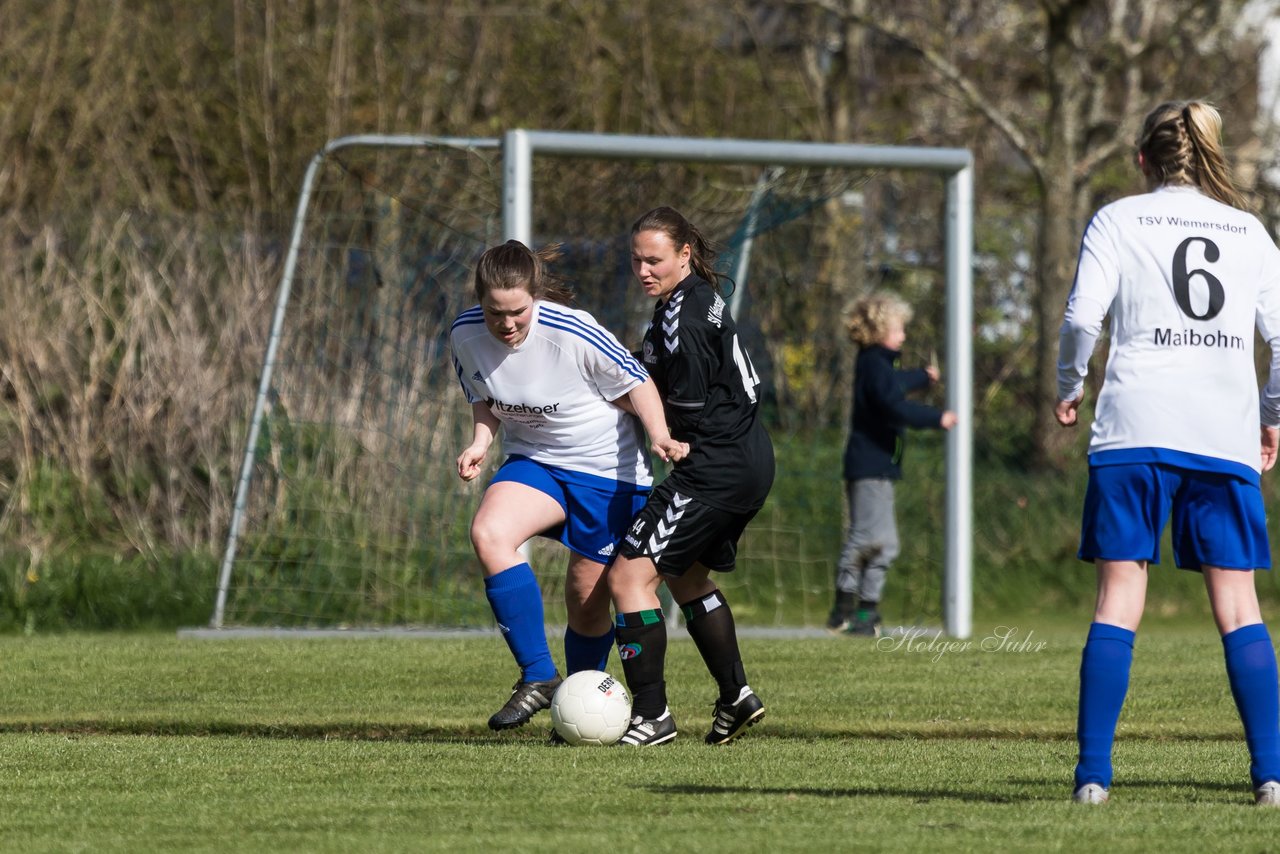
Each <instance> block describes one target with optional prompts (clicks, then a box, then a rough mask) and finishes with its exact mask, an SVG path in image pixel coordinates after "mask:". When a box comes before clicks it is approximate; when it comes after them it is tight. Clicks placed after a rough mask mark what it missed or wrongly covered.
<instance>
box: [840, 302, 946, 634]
mask: <svg viewBox="0 0 1280 854" xmlns="http://www.w3.org/2000/svg"><path fill="white" fill-rule="evenodd" d="M910 320H911V307H910V306H909V305H907V304H906V303H905V302H903V301H902V300H901V299H899V298H898V297H896V296H893V295H890V294H884V293H875V294H871V295H870V296H867V297H864V298H862V299H861V300H859V301H858V302H857V303H855V304H854V306H853V308H852V309H851V310H850V312H849V318H848V320H847V322H846V324H845V325H846V328H847V329H848V330H849V335H850V337H851V338H852V339H853V341H854V343H855V344H857V345H858V347H859V349H858V358H857V362H856V363H855V366H854V378H853V417H852V419H851V426H850V430H849V441H848V444H847V445H846V446H845V451H844V481H845V489H846V492H847V495H848V499H849V530H848V533H847V535H846V538H845V544H844V549H843V551H842V552H841V555H840V563H839V564H838V565H837V567H836V599H835V605H834V606H833V607H832V609H831V615H830V617H829V618H828V619H827V628H828V629H830V630H831V631H833V632H844V633H846V634H850V635H863V636H868V637H875V636H878V635H879V634H880V612H879V603H880V596H881V593H882V592H883V590H884V578H885V574H886V573H887V572H888V571H889V565H890V564H891V563H892V562H893V559H894V558H896V557H897V556H898V550H899V547H898V525H897V520H896V519H895V516H894V507H893V482H894V481H895V480H900V479H901V478H902V449H903V437H904V435H905V433H906V428H908V427H911V428H916V429H921V428H936V429H942V430H950V429H951V428H952V427H953V426H955V423H956V415H955V413H954V412H951V411H950V410H946V411H944V410H941V409H937V408H935V407H932V406H928V405H926V404H923V403H917V402H915V401H911V400H908V399H907V396H906V395H907V392H910V391H914V390H916V389H920V388H925V387H927V386H929V385H930V384H931V383H936V382H937V381H938V379H939V374H938V369H937V368H936V367H932V366H930V367H928V368H920V369H916V370H906V371H904V370H901V369H900V368H899V366H898V363H899V360H900V358H901V355H902V353H901V350H902V343H903V342H904V341H905V340H906V337H907V336H906V331H905V327H906V324H907V323H908V322H909V321H910Z"/></svg>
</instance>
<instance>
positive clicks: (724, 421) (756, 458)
mask: <svg viewBox="0 0 1280 854" xmlns="http://www.w3.org/2000/svg"><path fill="white" fill-rule="evenodd" d="M713 258H714V253H713V252H712V250H711V248H710V247H709V246H708V244H707V241H706V240H705V239H703V237H702V235H701V234H700V233H699V232H698V230H697V229H696V228H695V227H694V226H693V225H692V224H691V223H690V222H689V221H688V220H687V219H685V218H684V216H682V215H681V214H680V213H679V212H678V211H675V210H673V209H672V208H669V207H660V208H655V209H653V210H651V211H649V212H648V213H646V214H645V215H644V216H642V217H640V219H639V220H637V221H636V223H635V225H633V226H632V228H631V269H632V272H633V273H635V276H636V278H637V279H638V280H639V282H640V285H641V286H642V287H643V288H644V292H645V293H646V294H647V295H649V296H651V297H655V298H656V299H657V300H658V303H657V306H656V307H655V309H654V314H653V320H652V321H651V322H650V324H649V329H648V331H647V332H646V333H645V336H644V349H643V354H642V359H643V361H644V365H645V367H646V368H647V369H648V371H649V373H650V375H651V376H652V377H653V379H654V382H656V383H657V386H658V390H659V392H660V393H661V394H662V398H663V403H664V407H665V410H666V416H667V422H668V424H669V425H670V427H671V435H672V437H673V438H675V439H678V440H680V441H683V442H688V443H689V447H690V450H689V455H688V456H687V457H686V458H685V459H684V460H682V461H681V462H680V463H678V464H677V465H676V466H675V468H674V469H673V471H672V473H671V475H670V476H668V477H667V479H666V480H665V481H663V483H662V484H661V485H660V486H658V487H657V488H656V489H654V490H653V492H652V493H651V494H650V496H649V500H648V502H647V503H646V504H645V507H644V509H643V510H642V511H641V512H640V514H639V515H638V516H636V519H635V521H634V522H633V523H632V525H631V528H630V530H629V531H628V532H627V534H626V536H625V537H624V538H623V541H622V543H621V544H620V548H619V549H618V554H617V557H616V559H615V562H614V564H613V565H612V566H611V567H610V569H609V572H608V579H609V592H610V594H611V595H612V597H613V602H614V608H615V610H616V611H617V618H616V642H617V644H618V652H619V656H620V657H621V659H622V667H623V672H624V673H625V675H626V679H627V685H628V687H629V688H630V689H631V694H632V721H631V727H630V729H629V730H628V731H627V733H626V735H624V736H623V738H622V743H623V744H628V745H649V744H663V743H665V742H669V741H671V740H672V739H674V738H675V737H676V724H675V719H674V718H673V717H672V715H671V710H670V709H669V708H668V706H667V696H666V682H665V681H664V669H665V658H666V650H667V631H666V625H665V623H664V620H663V614H662V608H661V605H660V603H659V601H658V593H657V590H658V584H659V582H661V581H665V582H666V584H667V588H668V589H669V590H670V591H671V594H672V596H673V597H674V598H675V600H676V602H677V604H679V606H680V609H681V612H682V613H683V615H684V618H685V621H686V625H687V627H688V630H689V634H690V636H691V637H692V638H693V639H694V642H695V643H696V645H697V647H698V652H699V653H700V654H701V655H702V658H703V660H704V661H705V662H706V664H707V669H708V670H709V671H710V672H711V675H712V676H713V677H715V680H716V683H717V685H718V686H719V695H718V697H717V699H716V704H715V712H714V717H713V719H712V722H711V730H710V732H708V733H707V735H706V738H705V741H706V742H707V743H708V744H726V743H728V742H729V741H731V740H733V739H734V738H735V737H736V736H738V735H739V734H740V733H742V732H743V731H744V730H745V729H746V728H747V727H749V726H751V725H753V724H754V723H755V722H756V721H758V720H760V718H761V717H763V716H764V704H763V703H762V702H761V701H760V698H759V697H757V696H756V695H755V692H753V691H752V690H751V688H750V686H749V685H748V684H747V679H746V674H745V672H744V670H743V666H742V657H741V655H740V654H739V652H738V636H737V631H736V629H735V628H734V623H733V614H732V612H731V611H730V609H729V604H728V602H726V601H725V598H724V594H723V593H722V592H721V591H720V589H719V588H718V587H717V586H716V583H715V582H714V581H712V580H711V578H710V577H709V574H710V572H711V571H712V570H715V571H717V572H731V571H732V570H733V568H734V565H735V562H736V558H737V551H738V538H739V537H740V536H741V535H742V531H743V529H744V528H746V526H747V523H748V522H749V521H751V519H752V517H754V516H755V514H756V513H757V512H758V511H759V510H760V508H761V506H763V504H764V501H765V498H766V497H767V496H768V494H769V488H770V486H772V485H773V471H774V463H773V445H772V443H771V442H770V441H769V434H768V433H766V432H765V429H764V424H763V423H762V421H761V420H760V408H759V397H758V393H757V387H758V386H759V384H760V380H759V379H758V378H757V377H756V374H755V371H754V369H753V368H752V366H751V360H750V359H749V358H748V357H747V354H746V352H745V351H743V349H742V345H741V342H740V341H739V340H738V332H737V327H736V325H735V324H734V322H733V318H732V317H731V316H730V314H729V311H728V307H727V306H726V305H725V302H724V299H723V298H722V297H721V296H720V292H719V280H720V278H721V275H720V274H719V273H717V272H715V270H713V269H712V266H711V261H712V259H713Z"/></svg>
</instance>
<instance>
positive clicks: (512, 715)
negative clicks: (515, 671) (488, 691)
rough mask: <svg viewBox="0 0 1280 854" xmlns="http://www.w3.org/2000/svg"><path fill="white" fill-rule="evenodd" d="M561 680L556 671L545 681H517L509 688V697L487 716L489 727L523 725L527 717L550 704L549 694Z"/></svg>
mask: <svg viewBox="0 0 1280 854" xmlns="http://www.w3.org/2000/svg"><path fill="white" fill-rule="evenodd" d="M563 681H564V680H563V679H561V678H560V674H559V673H557V674H556V675H555V676H554V677H553V678H551V679H548V680H547V681H546V682H517V683H516V684H515V687H514V688H512V689H511V699H509V700H507V703H506V705H505V706H503V707H502V708H501V709H498V711H497V712H495V713H494V715H493V717H491V718H489V729H495V730H501V729H511V728H512V727H518V726H524V725H525V724H527V723H528V722H529V718H531V717H533V716H534V715H535V714H537V713H538V712H540V711H542V710H543V709H545V708H548V707H549V706H550V705H551V695H552V694H554V693H555V692H556V688H559V687H560V683H561V682H563Z"/></svg>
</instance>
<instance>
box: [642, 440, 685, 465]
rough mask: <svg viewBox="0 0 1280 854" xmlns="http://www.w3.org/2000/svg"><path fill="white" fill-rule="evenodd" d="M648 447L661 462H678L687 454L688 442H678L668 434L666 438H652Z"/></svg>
mask: <svg viewBox="0 0 1280 854" xmlns="http://www.w3.org/2000/svg"><path fill="white" fill-rule="evenodd" d="M650 447H651V448H652V449H653V452H654V453H655V454H657V455H658V457H659V458H660V459H662V461H663V462H670V463H678V462H680V461H681V460H683V459H684V458H685V457H687V456H689V443H688V442H678V441H676V440H675V439H672V438H671V437H669V436H668V437H667V438H666V439H656V440H654V442H653V444H652V445H650Z"/></svg>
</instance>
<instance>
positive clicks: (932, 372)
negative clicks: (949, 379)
mask: <svg viewBox="0 0 1280 854" xmlns="http://www.w3.org/2000/svg"><path fill="white" fill-rule="evenodd" d="M924 372H925V373H926V374H928V375H929V382H931V383H936V382H937V381H938V380H940V379H942V371H939V370H938V366H937V365H929V366H928V367H926V368H925V369H924Z"/></svg>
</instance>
